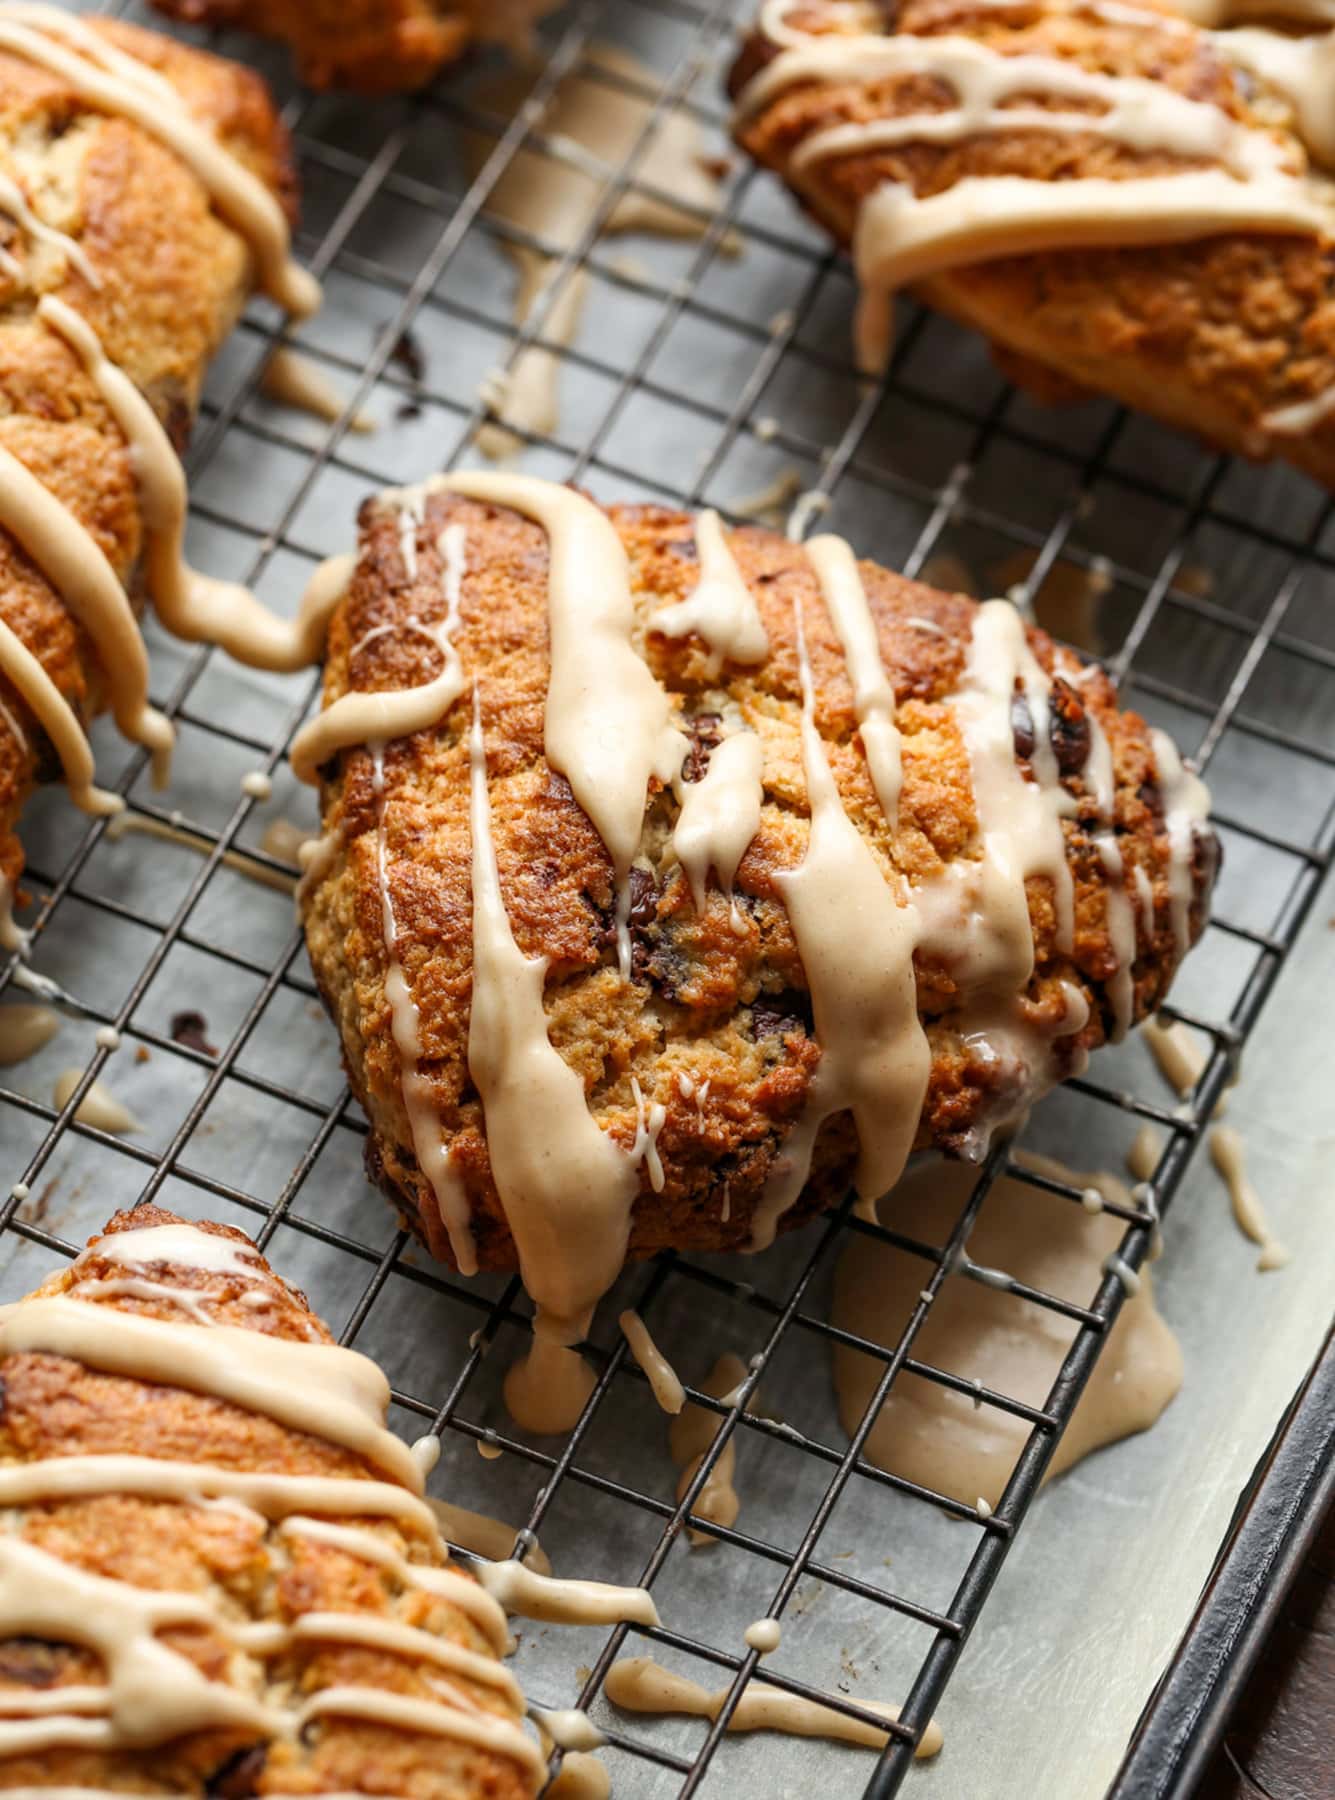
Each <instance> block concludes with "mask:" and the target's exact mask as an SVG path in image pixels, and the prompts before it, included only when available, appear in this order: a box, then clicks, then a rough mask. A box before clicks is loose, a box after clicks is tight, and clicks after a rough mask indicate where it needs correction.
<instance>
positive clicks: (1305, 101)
mask: <svg viewBox="0 0 1335 1800" xmlns="http://www.w3.org/2000/svg"><path fill="white" fill-rule="evenodd" d="M1256 10H1257V11H1260V10H1261V8H1260V7H1258V8H1257V9H1256ZM1212 42H1213V44H1214V47H1215V48H1216V49H1217V50H1218V52H1219V54H1220V55H1221V56H1223V57H1224V58H1225V59H1226V60H1227V61H1229V62H1234V63H1238V64H1240V65H1241V66H1242V68H1244V69H1246V70H1248V71H1249V72H1250V73H1251V74H1253V75H1258V76H1259V77H1260V78H1261V80H1262V81H1264V82H1265V83H1266V84H1267V85H1268V86H1269V87H1272V88H1275V89H1276V90H1277V91H1278V92H1279V93H1281V94H1283V96H1284V98H1285V99H1286V100H1288V101H1289V102H1290V103H1291V105H1292V107H1293V113H1294V128H1295V130H1296V131H1297V133H1298V135H1299V137H1301V138H1302V140H1303V142H1304V143H1305V144H1306V146H1307V148H1308V149H1309V150H1310V151H1311V153H1312V157H1313V159H1314V160H1315V161H1316V162H1319V163H1324V164H1325V165H1326V167H1327V168H1329V167H1330V166H1331V165H1332V164H1335V122H1333V121H1332V119H1331V109H1330V100H1331V88H1332V85H1333V84H1335V32H1323V33H1321V34H1320V35H1319V36H1317V37H1283V36H1281V35H1280V34H1279V33H1278V32H1275V31H1258V30H1252V29H1248V30H1243V31H1222V32H1220V33H1219V34H1218V35H1217V36H1216V37H1215V38H1214V39H1213V40H1212ZM1270 429H1272V430H1273V429H1274V428H1273V426H1272V427H1270Z"/></svg>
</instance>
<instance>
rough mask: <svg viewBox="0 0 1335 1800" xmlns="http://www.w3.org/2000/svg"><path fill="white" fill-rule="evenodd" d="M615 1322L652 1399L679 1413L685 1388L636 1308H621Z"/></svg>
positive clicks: (684, 1396)
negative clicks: (640, 1371) (641, 1372)
mask: <svg viewBox="0 0 1335 1800" xmlns="http://www.w3.org/2000/svg"><path fill="white" fill-rule="evenodd" d="M617 1322H618V1324H619V1325H620V1326H621V1329H622V1331H623V1332H624V1333H625V1337H626V1342H627V1343H628V1344H629V1345H630V1353H631V1355H632V1356H633V1357H634V1358H635V1360H636V1362H637V1363H638V1364H639V1365H640V1367H641V1368H642V1369H643V1370H644V1373H645V1375H646V1376H647V1377H648V1381H649V1386H650V1388H651V1389H652V1391H653V1396H654V1399H655V1400H657V1402H658V1404H659V1405H660V1406H661V1407H662V1409H663V1411H664V1412H665V1413H679V1412H680V1411H681V1409H682V1407H683V1406H684V1405H685V1404H686V1390H685V1389H684V1388H683V1387H682V1385H681V1382H680V1381H679V1380H678V1379H677V1372H676V1370H675V1369H674V1368H673V1367H672V1364H671V1363H670V1362H669V1361H668V1359H667V1358H666V1357H665V1356H664V1355H663V1352H662V1351H661V1350H660V1349H659V1348H658V1345H657V1344H656V1343H655V1342H654V1340H653V1338H652V1337H650V1335H649V1327H648V1326H647V1325H646V1324H645V1322H644V1320H643V1319H642V1318H641V1317H640V1315H639V1314H638V1313H637V1312H631V1311H629V1310H627V1311H626V1312H623V1313H622V1315H621V1317H620V1319H619V1320H618V1321H617Z"/></svg>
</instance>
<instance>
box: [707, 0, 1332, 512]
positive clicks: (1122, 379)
mask: <svg viewBox="0 0 1335 1800" xmlns="http://www.w3.org/2000/svg"><path fill="white" fill-rule="evenodd" d="M1322 41H1323V40H1312V44H1311V46H1304V47H1303V48H1301V49H1298V48H1297V47H1296V46H1295V45H1294V44H1292V43H1290V42H1289V41H1288V40H1284V39H1278V38H1275V37H1274V36H1273V35H1272V34H1268V33H1265V32H1258V31H1250V30H1249V31H1244V32H1225V33H1211V32H1206V31H1201V30H1199V29H1198V28H1197V27H1195V26H1194V25H1192V24H1190V23H1188V22H1187V21H1186V20H1184V19H1182V18H1180V17H1178V16H1175V15H1171V14H1169V13H1168V12H1167V11H1160V10H1158V9H1157V8H1156V7H1155V5H1154V4H1153V0H1145V3H1143V4H1141V3H1137V4H1136V5H1133V6H1117V7H1098V6H1083V5H1079V4H1076V3H1074V0H1014V3H1011V0H1003V3H1002V4H999V5H997V4H988V5H984V4H980V3H978V0H902V4H896V5H895V6H893V7H887V8H881V7H880V6H877V5H875V4H871V3H870V0H869V3H867V4H863V3H862V0H854V3H853V4H845V3H843V0H801V3H797V4H793V5H789V6H787V7H785V5H784V4H783V0H770V4H768V5H766V6H765V7H764V8H763V9H762V11H761V13H760V15H759V19H758V22H757V25H756V28H755V30H754V32H753V33H752V35H751V37H750V38H749V40H748V41H747V42H746V44H745V45H744V47H743V49H742V51H741V54H740V56H739V58H738V60H737V62H736V64H735V66H734V68H733V72H732V78H731V83H730V86H731V90H732V93H733V96H734V98H735V101H736V111H735V114H734V123H733V131H734V135H735V137H736V139H737V142H738V144H739V145H741V147H742V148H743V149H744V150H746V151H747V152H748V153H749V154H750V155H751V156H753V157H754V158H755V159H756V160H757V161H758V162H760V163H762V164H764V165H765V167H767V168H770V169H773V170H775V171H776V172H777V173H778V174H779V175H780V176H782V177H783V179H784V180H785V181H786V182H787V183H788V184H789V186H790V187H791V188H792V189H793V192H794V193H795V194H796V196H797V197H798V199H799V200H800V201H801V203H802V204H803V205H804V206H805V207H806V208H807V210H808V211H809V212H811V213H812V214H813V215H814V216H815V217H816V218H817V219H819V220H820V221H822V222H823V223H824V224H825V225H826V226H828V227H829V229H830V230H831V231H832V232H833V233H834V235H835V237H836V238H837V239H838V240H839V242H840V243H842V244H844V245H846V246H848V247H849V249H850V250H851V252H852V255H853V260H854V263H855V265H856V268H857V272H858V276H859V280H860V283H861V287H862V300H861V304H860V309H859V317H858V329H857V339H858V348H859V356H860V359H861V361H862V362H863V363H864V365H865V366H868V367H875V366H879V365H880V363H882V362H883V361H884V359H885V356H886V354H887V352H888V349H889V345H890V338H891V323H890V315H891V309H892V302H893V295H894V293H895V291H896V290H898V289H902V288H910V289H911V290H912V291H913V292H914V293H916V294H917V295H918V296H919V297H920V298H922V299H923V300H925V301H926V302H927V303H928V304H929V305H931V306H934V307H936V308H938V309H939V310H940V311H942V312H945V313H948V314H950V315H951V316H952V317H953V318H956V319H958V320H960V321H962V322H963V323H964V324H967V325H972V326H974V327H976V328H977V329H978V330H979V331H982V332H983V333H985V334H986V335H987V336H988V337H989V338H990V339H991V340H992V342H993V344H994V346H995V347H996V349H997V352H998V357H999V360H1000V362H1001V364H1002V367H1003V369H1004V370H1005V371H1006V373H1007V374H1009V375H1011V376H1012V377H1014V378H1015V379H1016V380H1018V381H1020V382H1022V383H1025V384H1027V385H1029V386H1032V387H1034V388H1035V389H1036V390H1037V391H1038V392H1039V393H1040V395H1041V396H1043V397H1055V396H1059V395H1060V394H1062V393H1066V394H1068V395H1070V394H1076V395H1078V394H1080V393H1081V392H1087V391H1090V390H1092V391H1095V392H1098V393H1104V394H1108V395H1111V396H1112V397H1113V398H1114V399H1117V400H1119V401H1122V402H1123V403H1125V404H1126V405H1128V406H1133V407H1138V408H1140V409H1141V410H1143V411H1145V412H1148V413H1152V414H1153V415H1154V416H1155V417H1157V418H1159V419H1162V420H1164V421H1165V422H1166V423H1168V424H1170V425H1173V426H1176V427H1178V428H1179V429H1182V430H1185V431H1189V432H1193V433H1195V434H1196V435H1198V436H1199V437H1201V438H1204V439H1205V440H1206V441H1207V442H1209V443H1210V444H1212V445H1214V446H1217V447H1218V448H1221V449H1224V450H1228V451H1232V452H1236V453H1239V454H1242V455H1245V456H1249V457H1256V458H1268V457H1282V458H1287V459H1288V460H1289V461H1291V462H1293V463H1296V464H1297V466H1298V467H1299V468H1301V469H1304V470H1306V471H1307V473H1308V474H1310V475H1313V476H1314V477H1315V478H1316V479H1317V480H1318V481H1322V482H1324V483H1326V484H1327V485H1328V486H1331V485H1335V244H1333V242H1332V230H1333V227H1335V209H1333V207H1332V186H1331V181H1330V178H1329V177H1328V175H1327V174H1325V173H1324V172H1322V169H1321V167H1320V165H1321V164H1322V162H1323V160H1324V161H1326V162H1327V163H1329V161H1330V159H1331V158H1332V157H1335V133H1332V131H1331V129H1330V126H1329V123H1328V121H1327V120H1326V118H1325V109H1324V106H1323V105H1316V104H1314V103H1313V99H1312V98H1311V97H1310V96H1315V95H1316V94H1317V93H1318V92H1324V91H1325V90H1324V88H1321V89H1318V88H1316V87H1313V86H1312V85H1311V82H1312V77H1313V76H1315V75H1316V74H1317V73H1318V72H1319V71H1318V70H1317V68H1316V66H1315V65H1311V66H1310V67H1309V64H1308V62H1307V61H1306V60H1305V59H1306V58H1307V57H1308V56H1309V55H1315V54H1323V52H1321V51H1320V49H1319V44H1320V42H1322ZM1295 52H1296V60H1295ZM1324 54H1327V55H1328V53H1324Z"/></svg>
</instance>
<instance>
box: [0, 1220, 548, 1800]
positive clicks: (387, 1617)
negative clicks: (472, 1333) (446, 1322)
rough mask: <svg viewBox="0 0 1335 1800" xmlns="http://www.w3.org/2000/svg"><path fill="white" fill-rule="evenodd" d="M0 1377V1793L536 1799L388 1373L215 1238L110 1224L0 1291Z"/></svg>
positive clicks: (513, 1709)
mask: <svg viewBox="0 0 1335 1800" xmlns="http://www.w3.org/2000/svg"><path fill="white" fill-rule="evenodd" d="M0 1378H3V1384H4V1386H3V1391H4V1397H5V1404H4V1410H3V1418H2V1419H0V1451H2V1452H3V1455H2V1456H0V1504H2V1505H3V1506H4V1508H5V1515H6V1531H5V1533H4V1534H3V1536H0V1645H2V1646H3V1656H2V1657H0V1702H2V1704H0V1788H5V1789H14V1790H18V1791H22V1792H24V1793H35V1792H39V1791H43V1790H45V1789H47V1788H53V1789H58V1790H59V1791H61V1792H63V1793H67V1794H69V1793H76V1792H77V1793H101V1792H110V1791H112V1790H113V1789H114V1790H116V1791H120V1790H122V1789H124V1790H126V1791H135V1792H137V1791H145V1792H149V1791H151V1792H169V1793H172V1794H178V1795H192V1794H197V1795H205V1794H218V1793H226V1794H233V1795H238V1796H239V1795H245V1794H259V1793H267V1794H274V1795H282V1794H298V1793H311V1792H320V1793H338V1792H343V1793H347V1792H353V1793H359V1792H375V1793H380V1794H389V1795H402V1796H409V1795H411V1796H414V1800H474V1797H476V1796H480V1795H484V1794H485V1795H487V1796H491V1797H494V1800H523V1797H524V1796H529V1795H532V1794H535V1793H536V1792H537V1790H538V1788H539V1786H540V1785H541V1783H542V1780H543V1778H544V1775H545V1768H544V1762H543V1759H542V1757H541V1756H540V1754H539V1752H538V1746H537V1744H536V1743H535V1742H534V1741H533V1739H532V1738H531V1737H529V1736H528V1735H527V1734H526V1732H525V1731H524V1730H523V1729H522V1720H523V1714H524V1702H523V1698H522V1696H521V1694H520V1692H519V1689H518V1687H517V1685H516V1683H515V1681H514V1679H513V1677H512V1676H511V1675H510V1674H509V1672H508V1670H507V1669H505V1667H504V1666H503V1664H502V1662H501V1655H502V1653H503V1651H504V1649H505V1646H506V1643H507V1639H508V1633H507V1630H506V1624H505V1617H504V1614H503V1612H502V1610H501V1608H500V1606H499V1604H498V1603H497V1602H496V1601H495V1600H494V1599H493V1598H492V1597H491V1595H490V1594H489V1593H488V1592H486V1591H485V1590H484V1589H483V1588H482V1587H481V1586H480V1585H479V1584H478V1583H477V1582H476V1581H474V1580H473V1579H472V1577H471V1576H469V1575H467V1574H464V1573H462V1572H461V1571H460V1570H459V1569H458V1568H456V1567H452V1566H451V1565H450V1563H449V1559H448V1555H447V1552H446V1550H445V1547H444V1545H443V1544H442V1542H441V1539H440V1535H439V1532H438V1530H437V1527H436V1523H435V1519H434V1516H433V1514H432V1512H431V1510H430V1507H429V1506H428V1504H427V1503H426V1501H425V1500H424V1498H423V1474H422V1468H421V1465H420V1463H419V1462H418V1460H417V1459H416V1458H415V1457H414V1456H413V1454H412V1453H411V1452H410V1451H409V1449H408V1448H407V1446H406V1445H405V1444H403V1443H402V1442H401V1441H400V1440H399V1439H398V1438H396V1437H395V1436H393V1435H392V1433H390V1432H389V1431H388V1430H387V1429H386V1428H385V1413H386V1408H387V1405H388V1401H389V1384H388V1382H387V1381H386V1380H385V1377H384V1375H383V1374H382V1373H381V1372H380V1370H379V1369H378V1368H377V1367H376V1365H375V1364H374V1363H372V1362H370V1361H369V1360H368V1359H367V1358H366V1357H364V1356H361V1355H359V1354H357V1353H356V1352H355V1351H351V1350H346V1349H342V1348H340V1347H339V1346H338V1345H336V1344H335V1343H334V1342H333V1340H332V1338H331V1337H330V1334H329V1332H328V1330H327V1329H326V1328H325V1326H324V1325H323V1323H322V1322H321V1321H320V1320H319V1319H317V1318H316V1317H315V1316H314V1315H313V1314H312V1313H311V1311H310V1310H309V1308H308V1307H307V1305H306V1302H305V1300H304V1298H303V1297H302V1296H301V1295H300V1294H299V1293H297V1292H296V1291H295V1290H294V1289H292V1288H289V1287H288V1286H287V1285H286V1283H284V1282H283V1281H281V1280H280V1279H279V1278H278V1276H276V1275H275V1274H274V1272H273V1271H272V1270H271V1269H270V1268H269V1266H268V1264H267V1263H266V1262H265V1261H264V1259H263V1258H262V1257H261V1256H260V1255H259V1254H258V1252H257V1251H256V1250H255V1249H254V1248H253V1247H252V1245H251V1244H250V1241H249V1240H248V1239H247V1238H245V1237H243V1236H242V1234H241V1233H240V1232H238V1231H233V1230H231V1229H229V1228H226V1227H222V1226H216V1225H208V1224H205V1225H202V1226H195V1225H190V1224H187V1223H186V1222H185V1221H184V1220H181V1219H179V1218H177V1217H175V1216H174V1215H173V1214H171V1213H168V1212H164V1211H162V1210H161V1209H159V1208H158V1207H155V1206H148V1205H145V1206H139V1207H137V1208H135V1210H134V1211H132V1212H128V1213H119V1214H117V1216H116V1217H115V1218H114V1219H113V1220H112V1221H111V1223H110V1224H109V1226H108V1227H107V1229H106V1231H105V1232H104V1233H102V1234H101V1235H100V1236H98V1237H96V1238H95V1239H94V1240H93V1241H92V1243H91V1244H90V1245H89V1247H88V1249H87V1250H85V1251H84V1253H83V1255H82V1256H80V1257H79V1258H78V1259H77V1260H76V1261H75V1262H74V1263H73V1264H71V1265H70V1266H69V1267H67V1268H65V1269H63V1270H61V1271H60V1272H59V1273H58V1274H56V1275H54V1276H52V1277H51V1278H50V1280H48V1281H46V1282H45V1283H43V1285H42V1286H41V1287H40V1288H39V1289H38V1290H37V1291H36V1292H35V1293H34V1294H30V1295H29V1296H28V1297H27V1298H26V1299H24V1300H20V1301H19V1302H18V1303H17V1304H15V1305H12V1306H6V1307H3V1308H0Z"/></svg>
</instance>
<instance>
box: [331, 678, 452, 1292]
mask: <svg viewBox="0 0 1335 1800" xmlns="http://www.w3.org/2000/svg"><path fill="white" fill-rule="evenodd" d="M410 691H411V690H410ZM347 697H349V696H345V698H347ZM356 697H357V698H360V697H361V696H356ZM386 698H387V699H388V698H393V696H386ZM335 704H336V705H337V704H338V702H335ZM329 711H330V712H332V711H333V707H331V708H330V709H329ZM327 716H328V714H324V715H322V717H327ZM317 723H318V721H317ZM370 750H371V768H372V790H373V792H374V794H375V804H376V825H375V829H376V844H375V854H376V881H377V885H378V887H379V891H380V920H381V930H382V933H383V936H384V940H385V957H386V963H385V998H386V1000H388V1002H389V1011H390V1031H391V1034H392V1036H393V1039H394V1048H395V1049H396V1050H397V1051H398V1055H399V1081H400V1086H401V1088H402V1091H403V1105H404V1110H405V1112H406V1113H407V1115H408V1128H409V1130H410V1131H411V1133H412V1140H413V1150H414V1152H415V1154H416V1157H417V1163H418V1167H419V1168H420V1169H421V1171H422V1173H423V1174H424V1175H425V1176H426V1178H427V1181H428V1182H429V1183H430V1185H431V1191H432V1193H433V1194H434V1195H435V1197H436V1203H437V1205H438V1207H439V1208H440V1216H441V1219H442V1221H443V1223H444V1225H445V1230H446V1232H447V1234H448V1236H449V1240H450V1248H451V1250H452V1251H453V1252H454V1260H455V1262H456V1263H457V1264H458V1266H459V1271H460V1273H461V1274H464V1275H475V1274H476V1273H477V1247H476V1245H475V1244H474V1241H473V1232H472V1226H471V1224H470V1217H471V1214H470V1208H469V1203H468V1195H467V1192H466V1190H465V1188H464V1184H463V1181H462V1180H461V1178H460V1176H459V1174H458V1172H457V1171H456V1169H455V1167H454V1161H453V1157H452V1156H451V1153H450V1150H449V1148H448V1147H447V1145H446V1143H445V1139H444V1135H443V1133H442V1131H441V1125H440V1116H439V1114H438V1112H437V1110H436V1103H435V1096H434V1095H433V1093H432V1091H431V1085H430V1083H429V1082H428V1081H427V1080H426V1078H425V1077H424V1076H423V1075H422V1073H421V1071H420V1069H419V1067H418V1063H419V1060H420V1058H421V1055H422V1035H421V1024H420V1015H419V1013H418V1010H417V1003H416V1001H415V1000H414V999H413V994H412V988H411V987H410V986H409V983H408V977H407V975H406V973H405V972H404V968H403V964H402V963H401V962H400V960H399V927H398V919H397V917H396V915H395V912H394V895H393V890H392V888H391V885H390V878H389V866H388V856H387V843H386V832H385V817H386V811H387V802H386V798H385V746H384V745H383V744H382V743H374V744H372V745H371V746H370ZM313 866H314V864H312V867H313Z"/></svg>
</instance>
